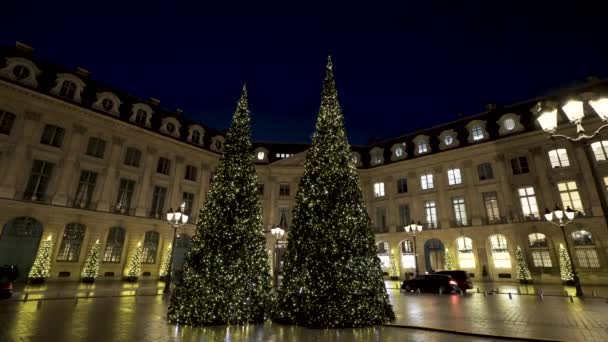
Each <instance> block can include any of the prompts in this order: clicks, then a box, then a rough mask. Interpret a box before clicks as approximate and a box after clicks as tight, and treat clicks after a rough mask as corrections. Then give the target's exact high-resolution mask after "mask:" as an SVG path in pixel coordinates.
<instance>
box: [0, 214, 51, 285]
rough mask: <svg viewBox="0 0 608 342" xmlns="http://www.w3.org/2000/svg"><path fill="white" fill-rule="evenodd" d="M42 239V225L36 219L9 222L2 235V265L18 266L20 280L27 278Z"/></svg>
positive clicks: (0, 250) (0, 249)
mask: <svg viewBox="0 0 608 342" xmlns="http://www.w3.org/2000/svg"><path fill="white" fill-rule="evenodd" d="M41 237H42V224H41V223H40V222H38V221H37V220H36V219H34V218H31V217H17V218H15V219H12V220H11V221H9V222H8V223H7V224H5V225H4V229H2V235H0V265H16V266H17V268H18V270H19V277H18V279H25V278H27V274H28V273H29V271H30V268H32V264H33V263H34V259H35V258H36V253H37V251H38V245H39V244H40V238H41Z"/></svg>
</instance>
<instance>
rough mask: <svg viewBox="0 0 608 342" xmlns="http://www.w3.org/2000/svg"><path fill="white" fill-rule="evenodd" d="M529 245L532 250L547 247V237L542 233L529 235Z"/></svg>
mask: <svg viewBox="0 0 608 342" xmlns="http://www.w3.org/2000/svg"><path fill="white" fill-rule="evenodd" d="M528 243H529V244H530V247H531V248H543V247H547V236H545V234H542V233H532V234H530V235H528Z"/></svg>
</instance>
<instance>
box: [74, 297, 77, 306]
mask: <svg viewBox="0 0 608 342" xmlns="http://www.w3.org/2000/svg"><path fill="white" fill-rule="evenodd" d="M76 305H78V297H76V300H74V306H76Z"/></svg>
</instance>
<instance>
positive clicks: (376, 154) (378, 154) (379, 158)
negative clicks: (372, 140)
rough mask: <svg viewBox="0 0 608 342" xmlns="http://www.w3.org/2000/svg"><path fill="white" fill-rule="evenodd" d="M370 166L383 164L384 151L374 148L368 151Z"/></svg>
mask: <svg viewBox="0 0 608 342" xmlns="http://www.w3.org/2000/svg"><path fill="white" fill-rule="evenodd" d="M369 154H370V157H371V162H372V165H380V164H382V163H384V151H383V150H382V149H381V148H380V147H374V148H372V150H371V151H370V153H369Z"/></svg>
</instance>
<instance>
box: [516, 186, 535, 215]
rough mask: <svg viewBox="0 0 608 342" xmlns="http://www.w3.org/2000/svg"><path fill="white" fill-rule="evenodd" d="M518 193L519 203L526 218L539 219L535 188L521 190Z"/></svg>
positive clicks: (529, 187)
mask: <svg viewBox="0 0 608 342" xmlns="http://www.w3.org/2000/svg"><path fill="white" fill-rule="evenodd" d="M517 192H518V193H519V202H520V203H521V210H522V212H523V214H524V216H529V217H539V213H538V204H537V203H536V196H535V194H534V188H533V187H531V186H528V187H525V188H519V189H518V190H517Z"/></svg>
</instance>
